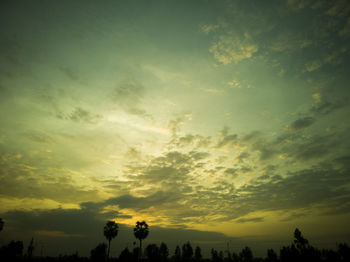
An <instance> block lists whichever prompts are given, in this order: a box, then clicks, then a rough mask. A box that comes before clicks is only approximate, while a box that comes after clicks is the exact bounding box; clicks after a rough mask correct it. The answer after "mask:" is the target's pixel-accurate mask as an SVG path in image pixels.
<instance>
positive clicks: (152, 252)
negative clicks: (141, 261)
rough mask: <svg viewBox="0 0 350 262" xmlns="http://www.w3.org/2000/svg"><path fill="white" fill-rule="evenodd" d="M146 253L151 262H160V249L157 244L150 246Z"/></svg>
mask: <svg viewBox="0 0 350 262" xmlns="http://www.w3.org/2000/svg"><path fill="white" fill-rule="evenodd" d="M145 251H146V255H147V257H148V260H149V261H158V260H159V247H158V246H157V245H156V244H149V245H148V246H147V247H146V249H145Z"/></svg>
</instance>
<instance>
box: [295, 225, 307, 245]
mask: <svg viewBox="0 0 350 262" xmlns="http://www.w3.org/2000/svg"><path fill="white" fill-rule="evenodd" d="M294 244H295V245H296V247H297V248H298V249H299V250H302V249H304V248H306V247H307V245H308V244H309V241H308V240H307V239H306V238H304V237H303V235H302V234H301V232H300V230H299V229H297V228H296V229H295V231H294Z"/></svg>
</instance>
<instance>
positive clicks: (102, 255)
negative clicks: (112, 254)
mask: <svg viewBox="0 0 350 262" xmlns="http://www.w3.org/2000/svg"><path fill="white" fill-rule="evenodd" d="M90 258H91V260H92V261H105V260H106V259H107V245H106V244H105V243H101V244H98V245H97V247H95V248H94V249H93V250H91V252H90Z"/></svg>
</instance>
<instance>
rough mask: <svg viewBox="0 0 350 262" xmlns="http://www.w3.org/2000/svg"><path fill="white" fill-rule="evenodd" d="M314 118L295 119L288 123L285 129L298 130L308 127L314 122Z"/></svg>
mask: <svg viewBox="0 0 350 262" xmlns="http://www.w3.org/2000/svg"><path fill="white" fill-rule="evenodd" d="M315 121H316V119H315V118H313V117H303V118H299V119H297V120H295V121H294V122H292V123H291V124H290V125H288V126H286V127H285V129H286V130H289V131H298V130H302V129H306V128H308V127H310V126H311V125H312V124H313V123H315Z"/></svg>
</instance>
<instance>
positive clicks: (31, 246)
mask: <svg viewBox="0 0 350 262" xmlns="http://www.w3.org/2000/svg"><path fill="white" fill-rule="evenodd" d="M33 252H34V238H32V239H31V240H30V243H29V246H28V248H27V256H28V258H29V259H31V258H32V256H33Z"/></svg>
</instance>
